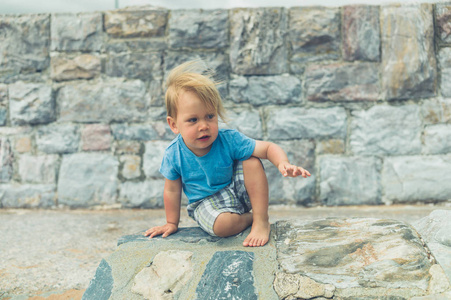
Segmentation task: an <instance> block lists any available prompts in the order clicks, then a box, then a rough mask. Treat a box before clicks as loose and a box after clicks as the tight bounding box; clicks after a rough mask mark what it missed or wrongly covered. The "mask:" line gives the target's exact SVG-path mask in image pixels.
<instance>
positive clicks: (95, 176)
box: [58, 153, 119, 207]
mask: <svg viewBox="0 0 451 300" xmlns="http://www.w3.org/2000/svg"><path fill="white" fill-rule="evenodd" d="M118 167H119V162H118V161H117V159H116V158H115V157H113V156H111V155H109V154H97V153H76V154H71V155H66V156H64V157H63V160H62V163H61V168H60V173H59V180H58V203H59V204H63V205H68V206H71V207H89V206H94V205H106V204H113V203H115V202H116V198H117V195H116V192H117V191H116V190H117V186H118V179H117V175H118V169H119V168H118Z"/></svg>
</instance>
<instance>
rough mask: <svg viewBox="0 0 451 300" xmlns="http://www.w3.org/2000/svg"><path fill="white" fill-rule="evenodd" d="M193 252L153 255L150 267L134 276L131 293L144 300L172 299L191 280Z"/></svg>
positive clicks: (167, 252) (171, 252) (165, 252)
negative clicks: (140, 296)
mask: <svg viewBox="0 0 451 300" xmlns="http://www.w3.org/2000/svg"><path fill="white" fill-rule="evenodd" d="M193 254H194V253H193V252H190V251H178V250H168V251H162V252H160V253H158V254H157V255H155V257H154V258H153V260H152V265H151V266H150V267H148V268H144V269H142V270H141V271H140V272H139V273H138V274H136V276H135V278H134V282H133V287H132V289H131V290H132V292H133V293H135V294H139V295H142V296H143V297H144V299H162V300H163V299H174V297H173V295H174V294H177V293H178V292H179V291H180V290H181V289H183V288H185V285H186V284H187V283H188V282H189V281H190V280H191V277H192V276H193V274H194V272H193V264H192V262H191V258H192V256H193Z"/></svg>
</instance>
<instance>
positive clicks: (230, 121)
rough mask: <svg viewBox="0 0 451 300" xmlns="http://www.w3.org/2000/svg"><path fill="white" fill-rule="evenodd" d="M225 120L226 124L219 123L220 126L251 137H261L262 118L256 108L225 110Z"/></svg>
mask: <svg viewBox="0 0 451 300" xmlns="http://www.w3.org/2000/svg"><path fill="white" fill-rule="evenodd" d="M226 122H227V123H226V124H224V123H220V127H221V128H233V129H236V130H238V131H239V132H241V133H243V134H245V135H246V136H248V137H250V138H253V139H258V140H262V139H263V128H262V120H261V117H260V113H259V111H258V110H255V109H240V110H236V111H235V110H232V109H230V110H227V114H226Z"/></svg>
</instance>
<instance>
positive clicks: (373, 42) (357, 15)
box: [342, 5, 381, 61]
mask: <svg viewBox="0 0 451 300" xmlns="http://www.w3.org/2000/svg"><path fill="white" fill-rule="evenodd" d="M342 28H343V58H344V59H345V60H348V61H355V60H364V61H380V45H381V39H380V24H379V7H378V6H370V5H348V6H344V7H343V24H342Z"/></svg>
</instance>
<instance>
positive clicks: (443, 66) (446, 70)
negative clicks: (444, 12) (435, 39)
mask: <svg viewBox="0 0 451 300" xmlns="http://www.w3.org/2000/svg"><path fill="white" fill-rule="evenodd" d="M450 14H451V6H450ZM450 28H451V25H450ZM450 30H451V29H450ZM438 62H439V68H440V70H441V73H440V75H441V76H440V90H441V92H442V96H444V97H451V48H442V49H440V51H439V53H438Z"/></svg>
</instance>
